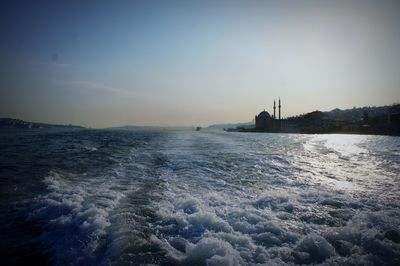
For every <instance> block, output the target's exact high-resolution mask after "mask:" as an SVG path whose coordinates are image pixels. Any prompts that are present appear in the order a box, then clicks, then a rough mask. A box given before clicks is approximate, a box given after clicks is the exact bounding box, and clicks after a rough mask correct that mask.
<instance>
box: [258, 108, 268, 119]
mask: <svg viewBox="0 0 400 266" xmlns="http://www.w3.org/2000/svg"><path fill="white" fill-rule="evenodd" d="M257 117H258V118H261V119H270V118H271V116H270V115H269V113H268V112H267V111H265V110H264V111H262V112H261V113H260V114H259V115H258V116H257Z"/></svg>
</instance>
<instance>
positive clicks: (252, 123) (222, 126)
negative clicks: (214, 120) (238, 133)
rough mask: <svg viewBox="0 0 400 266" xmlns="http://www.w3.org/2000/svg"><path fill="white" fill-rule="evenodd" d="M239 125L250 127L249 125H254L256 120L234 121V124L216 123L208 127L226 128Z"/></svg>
mask: <svg viewBox="0 0 400 266" xmlns="http://www.w3.org/2000/svg"><path fill="white" fill-rule="evenodd" d="M237 127H243V128H249V127H254V122H245V123H236V124H235V123H232V124H215V125H211V126H208V127H206V129H224V128H237Z"/></svg>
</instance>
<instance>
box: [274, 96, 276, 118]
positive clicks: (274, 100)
mask: <svg viewBox="0 0 400 266" xmlns="http://www.w3.org/2000/svg"><path fill="white" fill-rule="evenodd" d="M275 109H276V104H275V99H274V119H276V114H275Z"/></svg>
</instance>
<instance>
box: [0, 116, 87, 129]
mask: <svg viewBox="0 0 400 266" xmlns="http://www.w3.org/2000/svg"><path fill="white" fill-rule="evenodd" d="M0 128H83V127H82V126H76V125H54V124H46V123H36V122H27V121H24V120H21V119H13V118H0Z"/></svg>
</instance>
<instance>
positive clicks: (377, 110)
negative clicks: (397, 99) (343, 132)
mask: <svg viewBox="0 0 400 266" xmlns="http://www.w3.org/2000/svg"><path fill="white" fill-rule="evenodd" d="M388 113H392V114H393V113H400V104H393V105H385V106H365V107H358V108H356V107H354V108H352V109H345V110H341V109H338V108H336V109H333V110H331V111H329V112H324V114H326V115H328V117H329V118H330V119H333V120H339V121H359V120H361V119H363V118H364V115H367V116H369V117H377V116H382V115H387V114H388Z"/></svg>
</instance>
